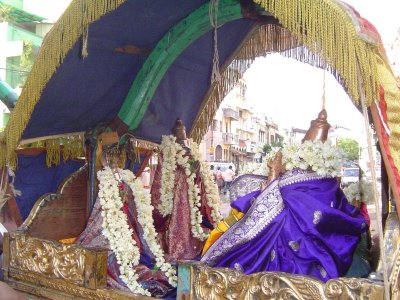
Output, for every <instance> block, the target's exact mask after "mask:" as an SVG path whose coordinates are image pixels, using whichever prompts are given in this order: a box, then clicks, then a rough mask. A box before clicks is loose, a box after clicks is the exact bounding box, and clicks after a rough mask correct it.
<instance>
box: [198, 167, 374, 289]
mask: <svg viewBox="0 0 400 300" xmlns="http://www.w3.org/2000/svg"><path fill="white" fill-rule="evenodd" d="M253 197H254V196H251V197H250V196H247V197H246V196H244V197H241V198H239V199H238V200H237V201H235V202H234V203H232V207H234V208H236V209H238V210H240V211H241V212H243V213H245V216H244V217H243V218H242V219H241V220H239V221H238V222H237V223H235V224H234V225H233V226H232V227H231V228H230V229H228V230H227V231H226V232H225V233H224V234H223V235H222V236H221V237H220V238H219V239H218V240H217V241H216V242H215V243H214V244H213V245H212V246H211V247H210V248H209V249H208V251H207V252H206V253H205V254H204V256H203V258H202V262H204V263H206V264H208V265H211V266H215V267H231V268H236V269H240V270H243V271H244V272H245V273H246V274H250V273H255V272H262V271H281V272H287V273H292V274H302V275H310V276H314V277H317V278H319V279H321V280H322V281H324V282H326V281H327V280H329V279H331V278H337V277H340V276H344V275H345V274H346V272H347V270H348V268H349V267H350V264H351V261H352V256H353V252H354V250H355V248H356V246H357V243H358V241H359V236H360V234H361V233H362V232H364V231H365V229H366V223H365V220H364V219H363V217H362V216H361V215H360V214H359V211H358V209H356V208H355V207H354V206H352V205H350V204H348V202H347V200H346V198H345V196H344V194H343V192H342V191H341V189H340V188H339V184H338V182H337V180H336V178H324V177H321V176H318V175H317V174H316V173H310V172H305V171H300V170H294V171H289V172H287V173H285V174H284V175H283V176H282V177H280V178H278V179H277V180H275V181H273V182H272V183H270V184H269V186H268V187H267V188H266V189H265V190H264V191H262V192H261V193H260V194H259V195H258V197H256V198H255V199H254V198H253ZM252 199H253V200H252Z"/></svg>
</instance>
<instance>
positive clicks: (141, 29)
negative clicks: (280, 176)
mask: <svg viewBox="0 0 400 300" xmlns="http://www.w3.org/2000/svg"><path fill="white" fill-rule="evenodd" d="M205 2H207V1H199V0H191V1H187V0H174V1H168V4H166V2H165V1H162V0H157V1H146V0H128V1H126V2H125V3H123V4H122V5H121V6H120V7H118V8H117V9H116V10H114V11H113V12H111V13H108V14H106V15H105V16H103V17H102V18H100V19H99V20H98V21H96V22H94V23H92V24H91V25H90V26H89V31H88V42H87V45H88V56H87V57H85V58H82V55H81V52H82V50H81V49H82V40H81V39H80V40H78V42H76V43H75V45H74V47H73V48H72V49H71V50H70V51H69V52H68V54H67V56H66V57H65V59H64V61H63V63H62V64H61V65H60V67H59V68H58V69H57V71H56V73H55V74H54V75H53V76H52V77H51V79H50V80H49V82H48V83H47V85H46V87H45V88H44V90H43V92H42V95H41V97H40V99H39V102H38V103H37V105H36V106H35V108H34V111H33V113H32V115H31V118H30V120H29V123H28V125H27V127H26V128H25V131H24V132H23V135H22V138H23V139H27V138H35V137H42V136H49V135H55V134H63V133H72V132H79V131H85V130H87V129H88V128H93V127H95V126H96V125H98V124H99V123H101V122H110V121H112V120H113V119H114V118H115V117H116V116H117V114H118V112H119V110H120V108H121V105H122V103H123V102H124V99H125V97H126V95H127V93H128V90H129V88H130V86H131V85H132V82H133V80H134V79H135V77H136V75H137V74H138V72H139V70H140V68H141V67H142V66H143V64H144V62H145V60H146V59H147V57H148V52H150V51H151V50H152V49H154V47H155V46H156V45H157V43H158V42H159V40H160V39H161V38H162V37H163V36H164V35H165V34H166V33H167V32H168V31H169V30H170V29H171V28H172V27H173V26H174V25H176V24H177V23H178V22H179V21H181V20H182V19H183V18H185V17H186V16H188V15H189V14H190V13H191V12H193V11H195V10H196V9H197V8H199V7H200V6H201V5H202V4H204V3H205ZM177 8H179V9H177ZM253 24H254V21H250V20H246V19H240V20H235V21H231V22H228V23H226V24H224V25H222V26H221V27H220V28H219V30H218V51H219V59H220V65H223V64H224V62H225V61H227V60H228V59H229V58H230V57H231V56H232V54H233V52H234V51H235V50H236V48H237V47H238V46H239V45H240V44H241V42H242V41H243V39H244V38H245V37H246V35H247V34H248V32H249V30H250V29H251V27H252V25H253ZM212 37H213V36H212V31H208V32H206V33H205V34H203V35H202V36H201V37H200V38H198V39H197V40H195V41H193V42H192V43H191V45H189V46H188V47H187V48H186V50H184V51H183V52H182V53H181V55H179V56H178V58H177V59H176V60H175V61H174V62H173V64H172V66H171V67H170V68H169V69H168V70H167V72H166V75H165V76H164V77H163V78H162V80H161V83H160V84H159V86H158V87H157V89H156V91H155V95H154V97H153V98H152V100H151V102H150V104H149V107H148V110H147V111H146V113H145V115H144V118H143V120H142V121H141V123H140V125H139V127H138V128H137V130H135V131H134V134H135V135H136V136H138V137H140V138H143V139H147V140H150V141H154V142H158V141H160V138H161V135H162V134H168V133H169V132H170V128H171V127H172V126H173V124H174V121H175V119H176V118H177V117H180V118H182V119H183V121H184V122H185V124H186V126H187V127H188V128H190V127H191V125H192V123H193V121H194V119H195V117H196V114H197V111H198V109H199V107H200V105H201V103H202V100H203V98H204V96H205V94H206V93H207V90H208V88H209V85H210V75H211V69H212V60H213V41H212V40H213V39H212ZM127 46H134V47H136V48H139V49H145V50H146V51H142V52H141V53H126V52H125V53H124V52H118V51H116V50H115V49H117V48H119V49H121V48H124V47H127ZM139 52H140V51H139ZM143 53H145V54H143Z"/></svg>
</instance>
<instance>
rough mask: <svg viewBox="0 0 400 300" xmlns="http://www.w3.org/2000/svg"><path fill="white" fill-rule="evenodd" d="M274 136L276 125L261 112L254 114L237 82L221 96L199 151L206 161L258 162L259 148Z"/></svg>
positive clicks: (274, 138) (244, 87)
mask: <svg viewBox="0 0 400 300" xmlns="http://www.w3.org/2000/svg"><path fill="white" fill-rule="evenodd" d="M277 137H278V126H277V125H276V124H275V123H274V122H273V121H272V120H270V119H268V118H267V116H266V115H265V114H263V113H255V112H254V109H253V105H252V102H251V100H250V99H248V98H247V97H246V82H245V80H243V79H241V80H240V81H239V82H238V84H237V85H236V87H235V88H234V89H232V91H231V92H230V93H229V94H228V95H227V96H226V97H225V99H224V100H223V101H222V103H221V105H220V107H219V109H218V110H217V112H216V114H215V116H214V119H213V121H212V124H211V126H210V128H209V130H208V131H207V133H206V134H205V136H204V138H203V140H202V142H201V144H200V151H201V152H202V155H203V157H204V158H205V160H206V161H223V162H233V163H234V164H235V165H236V168H237V169H238V168H239V167H240V166H241V165H243V164H244V163H246V162H254V161H258V162H261V161H262V156H263V151H262V150H263V146H264V145H265V144H266V143H271V142H274V141H275V140H276V138H277Z"/></svg>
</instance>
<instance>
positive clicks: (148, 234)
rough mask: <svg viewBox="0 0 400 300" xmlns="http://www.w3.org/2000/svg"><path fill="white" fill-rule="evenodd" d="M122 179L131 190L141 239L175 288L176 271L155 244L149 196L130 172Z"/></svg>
mask: <svg viewBox="0 0 400 300" xmlns="http://www.w3.org/2000/svg"><path fill="white" fill-rule="evenodd" d="M122 179H123V180H124V182H126V184H127V185H128V186H129V187H130V189H131V190H132V194H133V196H134V199H135V204H136V209H137V217H138V221H139V224H140V225H141V226H142V229H143V237H144V240H145V241H146V243H147V245H148V247H149V248H150V251H151V252H152V253H153V254H154V256H155V259H156V266H157V268H159V269H160V270H161V271H162V272H164V273H165V275H166V276H167V277H168V282H169V283H170V284H171V285H172V286H174V287H176V286H177V282H178V278H177V276H176V270H175V268H174V267H173V266H172V265H171V264H170V263H167V262H166V261H165V259H164V252H163V250H162V249H161V247H160V245H159V244H158V243H157V233H156V229H155V228H154V221H153V217H152V216H153V210H154V207H153V206H152V205H151V196H150V194H149V193H148V192H146V191H144V189H143V185H142V183H141V182H140V181H139V180H136V179H135V175H134V174H133V173H132V172H131V171H130V170H123V171H122Z"/></svg>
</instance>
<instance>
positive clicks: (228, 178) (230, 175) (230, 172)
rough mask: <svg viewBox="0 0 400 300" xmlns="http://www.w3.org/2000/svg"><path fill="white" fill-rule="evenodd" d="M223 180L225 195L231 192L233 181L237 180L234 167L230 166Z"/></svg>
mask: <svg viewBox="0 0 400 300" xmlns="http://www.w3.org/2000/svg"><path fill="white" fill-rule="evenodd" d="M223 178H224V181H225V187H224V194H226V192H227V191H228V190H229V187H230V186H231V183H232V181H233V179H235V172H234V171H233V170H232V166H229V168H228V169H227V170H226V171H225V172H224V174H223Z"/></svg>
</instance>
